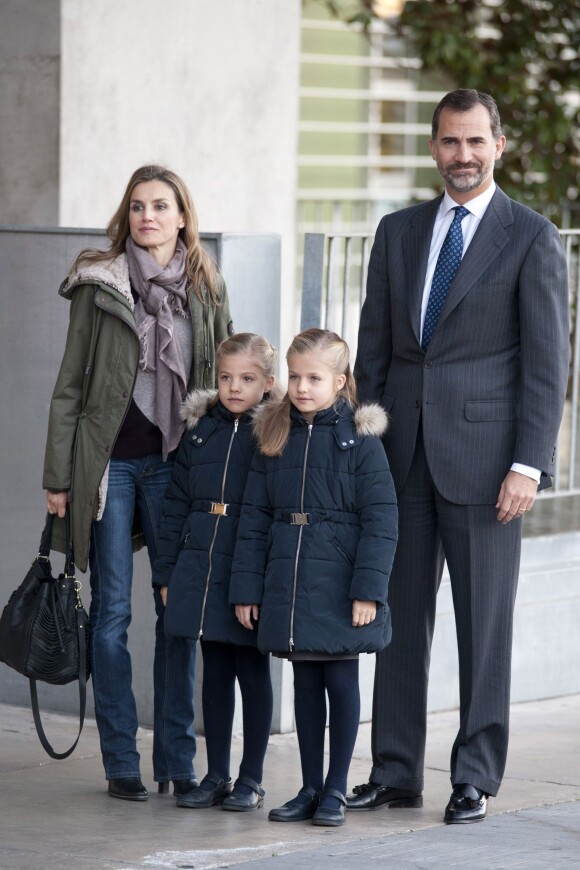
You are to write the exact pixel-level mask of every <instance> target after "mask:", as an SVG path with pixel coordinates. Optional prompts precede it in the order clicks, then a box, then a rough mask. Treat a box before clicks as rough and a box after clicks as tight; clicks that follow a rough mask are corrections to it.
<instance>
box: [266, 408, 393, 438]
mask: <svg viewBox="0 0 580 870" xmlns="http://www.w3.org/2000/svg"><path fill="white" fill-rule="evenodd" d="M279 404H280V403H279V402H265V403H264V404H262V405H258V407H257V408H256V409H255V410H254V414H253V418H254V421H253V425H254V434H255V436H256V439H257V441H258V443H259V444H261V443H262V441H263V435H264V431H265V429H266V427H267V425H268V423H269V421H270V417H271V416H272V414H274V413H275V411H276V408H277V407H278V406H279ZM347 407H348V406H347ZM352 418H353V420H354V426H355V430H356V434H357V435H358V436H359V437H360V438H363V437H365V436H374V437H376V438H381V437H382V436H383V435H384V434H385V432H386V431H387V429H388V428H389V415H388V414H387V412H386V411H385V409H384V408H382V407H381V406H380V405H377V404H376V403H371V404H368V405H360V406H359V407H358V408H357V409H356V410H355V411H354V412H352Z"/></svg>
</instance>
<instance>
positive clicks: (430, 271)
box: [420, 182, 541, 483]
mask: <svg viewBox="0 0 580 870" xmlns="http://www.w3.org/2000/svg"><path fill="white" fill-rule="evenodd" d="M494 193H495V182H494V183H492V184H491V185H490V187H488V188H487V190H484V192H483V193H480V194H479V196H475V197H474V198H473V199H470V200H469V202H467V203H465V204H464V207H465V208H466V209H467V210H468V211H469V214H466V215H465V217H464V218H463V220H462V221H461V231H462V233H463V254H462V256H463V257H464V256H465V252H466V250H467V249H468V247H469V245H470V243H471V240H472V239H473V237H474V235H475V231H476V230H477V228H478V226H479V223H480V221H481V219H482V217H483V215H484V214H485V211H486V209H487V207H488V205H489V204H490V202H491V199H492V197H493V195H494ZM458 205H460V203H458V202H455V201H454V200H453V199H452V198H451V197H450V196H449V193H448V192H447V191H445V193H444V195H443V199H442V200H441V205H440V206H439V210H438V212H437V217H436V218H435V223H434V225H433V235H432V236H431V246H430V248H429V260H428V262H427V272H426V273H425V286H424V287H423V298H422V301H421V335H420V338H422V336H423V324H424V323H425V312H426V311H427V302H428V301H429V293H430V292H431V284H432V283H433V275H434V273H435V266H436V265H437V258H438V257H439V252H440V251H441V248H442V246H443V242H444V241H445V236H446V235H447V233H448V231H449V227H450V226H451V223H452V221H453V217H454V214H455V213H454V211H453V209H454V208H456V206H458ZM511 470H512V471H518V472H519V473H520V474H525V475H526V476H527V477H531V478H532V480H535V481H536V483H539V482H540V477H541V472H540V470H539V469H537V468H532V467H531V466H529V465H523V464H522V463H521V462H514V463H513V464H512V467H511Z"/></svg>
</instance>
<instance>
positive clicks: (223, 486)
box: [198, 420, 239, 638]
mask: <svg viewBox="0 0 580 870" xmlns="http://www.w3.org/2000/svg"><path fill="white" fill-rule="evenodd" d="M238 423H239V421H238V420H235V421H234V429H233V432H232V434H231V437H230V443H229V444H228V452H227V453H226V461H225V464H224V473H223V476H222V489H221V502H222V504H223V502H224V498H225V494H226V476H227V473H228V465H229V462H230V453H231V452H232V444H233V441H234V437H235V435H236V433H237V431H238ZM220 520H221V516H217V517H216V520H215V526H214V530H213V535H212V538H211V544H210V545H209V550H208V568H207V576H206V578H205V589H204V592H203V601H202V604H201V617H200V620H199V635H198V637H199V638H201V637H203V619H204V616H205V605H206V603H207V595H208V592H209V581H210V577H211V569H212V556H213V548H214V544H215V539H216V538H217V533H218V528H219V522H220Z"/></svg>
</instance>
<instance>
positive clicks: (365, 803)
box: [346, 782, 423, 812]
mask: <svg viewBox="0 0 580 870" xmlns="http://www.w3.org/2000/svg"><path fill="white" fill-rule="evenodd" d="M384 806H387V807H390V808H391V809H401V808H404V809H407V808H417V807H422V806H423V795H422V794H421V792H417V791H408V790H407V789H404V788H391V787H390V786H388V785H379V783H378V782H365V783H364V785H355V787H354V788H353V790H352V794H349V795H347V797H346V808H347V810H348V811H349V812H360V811H362V810H376V809H378V808H379V807H384Z"/></svg>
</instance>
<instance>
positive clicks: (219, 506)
mask: <svg viewBox="0 0 580 870" xmlns="http://www.w3.org/2000/svg"><path fill="white" fill-rule="evenodd" d="M209 512H210V514H217V515H218V516H219V517H227V515H228V505H227V504H224V503H223V502H221V501H212V503H211V507H210V509H209Z"/></svg>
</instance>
